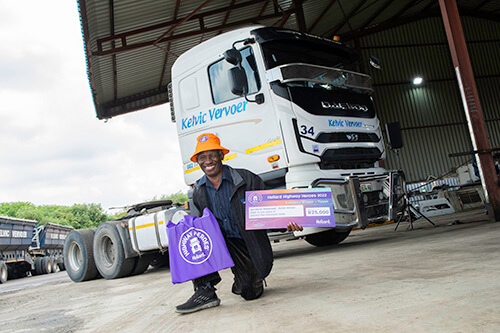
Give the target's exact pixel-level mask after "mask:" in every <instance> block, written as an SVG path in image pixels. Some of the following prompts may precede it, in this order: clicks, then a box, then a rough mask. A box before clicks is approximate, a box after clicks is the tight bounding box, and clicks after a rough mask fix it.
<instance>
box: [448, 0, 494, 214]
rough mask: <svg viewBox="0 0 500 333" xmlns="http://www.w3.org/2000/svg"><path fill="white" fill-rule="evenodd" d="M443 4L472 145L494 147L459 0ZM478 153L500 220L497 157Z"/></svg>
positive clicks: (483, 178) (491, 203)
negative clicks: (459, 10) (472, 64)
mask: <svg viewBox="0 0 500 333" xmlns="http://www.w3.org/2000/svg"><path fill="white" fill-rule="evenodd" d="M439 6H440V8H441V15H442V16H443V22H444V27H445V30H446V36H447V37H448V44H449V46H450V52H451V57H452V60H453V67H454V68H455V72H456V75H457V80H458V86H459V89H460V94H461V95H462V102H463V105H464V109H465V115H466V117H467V124H468V126H469V133H470V136H471V141H472V145H473V147H474V150H486V149H490V144H489V142H488V136H487V134H486V128H485V123H484V118H483V112H482V110H481V105H480V103H479V97H478V94H477V89H476V83H475V81H474V74H473V72H472V66H471V63H470V59H469V53H468V52H467V45H466V43H465V38H464V33H463V30H462V25H461V23H460V16H459V15H458V8H457V3H456V0H439ZM475 156H476V160H477V164H478V168H479V174H480V176H481V183H482V186H483V189H484V194H485V197H486V202H487V204H488V214H489V216H490V219H491V220H494V221H500V188H499V187H498V185H497V183H498V176H497V173H496V170H495V165H494V164H493V157H492V155H491V153H478V154H476V155H475Z"/></svg>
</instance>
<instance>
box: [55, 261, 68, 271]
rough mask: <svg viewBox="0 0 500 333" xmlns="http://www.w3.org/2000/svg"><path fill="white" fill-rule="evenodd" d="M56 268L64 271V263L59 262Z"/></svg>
mask: <svg viewBox="0 0 500 333" xmlns="http://www.w3.org/2000/svg"><path fill="white" fill-rule="evenodd" d="M57 266H59V271H61V272H63V271H65V270H66V267H64V263H63V262H60V263H58V264H57Z"/></svg>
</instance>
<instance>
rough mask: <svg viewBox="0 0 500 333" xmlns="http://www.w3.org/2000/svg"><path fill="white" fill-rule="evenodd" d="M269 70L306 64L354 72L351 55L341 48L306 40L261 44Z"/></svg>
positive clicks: (275, 41) (274, 41) (276, 41)
mask: <svg viewBox="0 0 500 333" xmlns="http://www.w3.org/2000/svg"><path fill="white" fill-rule="evenodd" d="M261 46H262V51H263V53H264V62H265V64H266V68H267V69H271V68H274V67H276V66H280V65H285V64H292V63H304V64H311V65H318V66H324V67H333V68H339V69H347V70H351V71H352V70H354V69H355V68H354V65H355V64H354V62H353V59H352V57H351V56H350V54H348V53H347V52H346V51H344V50H343V49H340V48H335V47H333V46H332V47H329V46H326V45H323V44H319V43H318V44H316V43H311V42H309V41H304V40H290V39H286V40H273V41H269V42H265V43H262V44H261Z"/></svg>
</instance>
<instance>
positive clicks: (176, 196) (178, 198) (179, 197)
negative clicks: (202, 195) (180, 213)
mask: <svg viewBox="0 0 500 333" xmlns="http://www.w3.org/2000/svg"><path fill="white" fill-rule="evenodd" d="M159 200H171V201H172V202H173V203H180V204H183V203H185V202H186V201H188V196H187V193H182V192H181V191H179V192H177V193H172V194H162V195H160V196H159V197H158V196H154V197H153V199H151V201H159Z"/></svg>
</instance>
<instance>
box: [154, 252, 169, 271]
mask: <svg viewBox="0 0 500 333" xmlns="http://www.w3.org/2000/svg"><path fill="white" fill-rule="evenodd" d="M149 264H150V265H151V267H153V268H160V267H168V264H169V258H168V251H167V252H164V253H156V254H153V259H151V262H150V263H149Z"/></svg>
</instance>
